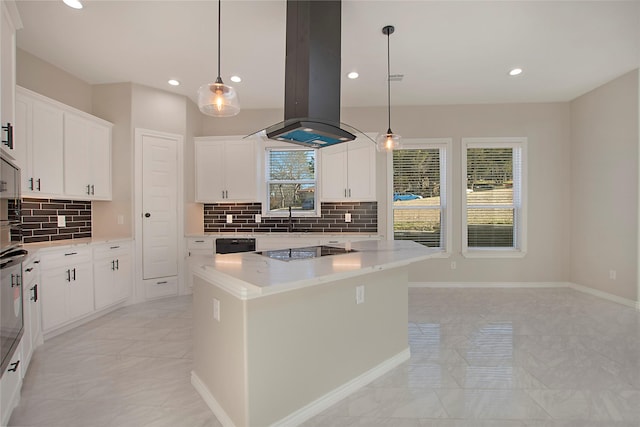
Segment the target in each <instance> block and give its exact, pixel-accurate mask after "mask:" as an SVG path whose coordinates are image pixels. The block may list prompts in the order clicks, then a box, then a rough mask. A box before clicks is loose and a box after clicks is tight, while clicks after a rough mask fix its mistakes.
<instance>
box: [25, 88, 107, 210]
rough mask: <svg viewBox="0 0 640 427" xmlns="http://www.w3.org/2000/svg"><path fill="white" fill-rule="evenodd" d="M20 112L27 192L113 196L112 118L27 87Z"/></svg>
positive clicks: (74, 196)
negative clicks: (60, 101)
mask: <svg viewBox="0 0 640 427" xmlns="http://www.w3.org/2000/svg"><path fill="white" fill-rule="evenodd" d="M15 111H16V126H15V131H14V135H15V140H16V148H15V150H14V157H15V158H16V162H17V163H18V165H19V166H20V168H21V169H22V185H21V187H22V188H21V190H22V195H23V196H26V197H40V198H68V199H75V200H111V128H112V126H113V125H112V124H111V123H109V122H107V121H105V120H102V119H99V118H98V117H94V116H91V115H90V114H87V113H84V112H82V111H79V110H76V109H74V108H71V107H69V106H66V105H64V104H61V103H59V102H57V101H54V100H52V99H49V98H46V97H44V96H42V95H39V94H37V93H35V92H31V91H30V90H27V89H24V88H21V87H18V88H17V93H16V109H15Z"/></svg>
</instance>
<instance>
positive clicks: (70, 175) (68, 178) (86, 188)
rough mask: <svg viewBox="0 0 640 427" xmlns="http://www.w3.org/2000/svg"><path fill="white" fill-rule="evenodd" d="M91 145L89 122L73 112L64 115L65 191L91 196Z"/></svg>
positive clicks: (66, 192) (75, 194) (74, 194)
mask: <svg viewBox="0 0 640 427" xmlns="http://www.w3.org/2000/svg"><path fill="white" fill-rule="evenodd" d="M90 149H91V145H90V144H89V122H88V121H87V120H86V119H83V118H82V117H78V116H74V115H73V114H65V115H64V192H65V194H68V195H70V196H84V197H87V198H90V197H91V157H90Z"/></svg>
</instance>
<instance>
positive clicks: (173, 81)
mask: <svg viewBox="0 0 640 427" xmlns="http://www.w3.org/2000/svg"><path fill="white" fill-rule="evenodd" d="M167 83H169V84H170V85H171V86H180V82H179V81H177V80H174V79H171V80H169V81H168V82H167Z"/></svg>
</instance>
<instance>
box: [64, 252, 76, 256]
mask: <svg viewBox="0 0 640 427" xmlns="http://www.w3.org/2000/svg"><path fill="white" fill-rule="evenodd" d="M70 255H78V252H69V253H68V254H64V256H70Z"/></svg>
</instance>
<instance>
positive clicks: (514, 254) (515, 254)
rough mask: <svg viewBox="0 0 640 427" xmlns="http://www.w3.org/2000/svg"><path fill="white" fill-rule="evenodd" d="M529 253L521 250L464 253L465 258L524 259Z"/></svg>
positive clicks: (490, 250)
mask: <svg viewBox="0 0 640 427" xmlns="http://www.w3.org/2000/svg"><path fill="white" fill-rule="evenodd" d="M525 255H527V253H526V252H525V251H521V250H519V249H504V250H501V249H486V250H484V249H473V250H467V251H462V256H463V257H465V258H524V257H525Z"/></svg>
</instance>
